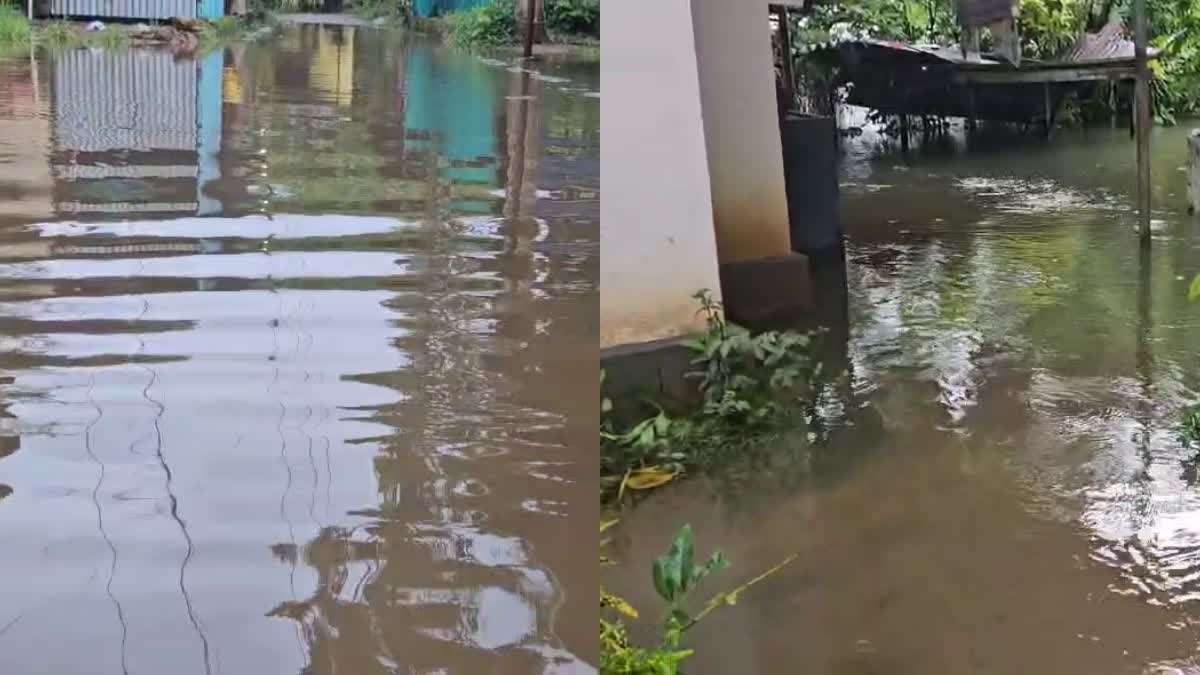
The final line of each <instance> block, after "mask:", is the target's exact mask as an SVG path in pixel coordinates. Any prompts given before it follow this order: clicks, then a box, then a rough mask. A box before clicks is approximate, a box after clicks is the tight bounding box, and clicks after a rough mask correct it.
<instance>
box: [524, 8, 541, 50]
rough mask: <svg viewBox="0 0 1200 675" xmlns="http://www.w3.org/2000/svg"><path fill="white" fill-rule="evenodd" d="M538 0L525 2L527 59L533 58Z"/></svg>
mask: <svg viewBox="0 0 1200 675" xmlns="http://www.w3.org/2000/svg"><path fill="white" fill-rule="evenodd" d="M537 2H538V0H526V2H525V58H529V57H531V56H533V29H534V19H535V18H536V17H537Z"/></svg>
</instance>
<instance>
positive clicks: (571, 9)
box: [546, 0, 600, 36]
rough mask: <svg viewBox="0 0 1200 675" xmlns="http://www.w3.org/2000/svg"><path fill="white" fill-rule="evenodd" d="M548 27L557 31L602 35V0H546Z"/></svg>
mask: <svg viewBox="0 0 1200 675" xmlns="http://www.w3.org/2000/svg"><path fill="white" fill-rule="evenodd" d="M546 27H547V28H549V29H550V30H552V31H554V32H556V33H573V34H577V35H595V36H598V35H600V0H546Z"/></svg>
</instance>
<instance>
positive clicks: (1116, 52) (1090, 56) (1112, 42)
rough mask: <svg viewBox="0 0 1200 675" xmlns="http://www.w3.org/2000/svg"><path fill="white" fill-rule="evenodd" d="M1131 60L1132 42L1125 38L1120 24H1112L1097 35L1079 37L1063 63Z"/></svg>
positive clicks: (1090, 34) (1085, 34)
mask: <svg viewBox="0 0 1200 675" xmlns="http://www.w3.org/2000/svg"><path fill="white" fill-rule="evenodd" d="M1132 58H1133V41H1132V40H1128V39H1126V38H1125V29H1124V28H1123V27H1122V26H1121V24H1119V23H1116V22H1112V23H1109V24H1108V25H1107V26H1105V27H1104V28H1102V29H1100V32H1099V33H1084V34H1083V35H1080V36H1079V40H1077V41H1076V42H1075V46H1074V47H1073V48H1072V49H1071V52H1070V53H1069V54H1067V55H1066V57H1065V58H1064V59H1063V60H1064V61H1069V62H1074V63H1079V62H1084V61H1111V60H1121V59H1132Z"/></svg>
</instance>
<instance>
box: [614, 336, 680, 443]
mask: <svg viewBox="0 0 1200 675" xmlns="http://www.w3.org/2000/svg"><path fill="white" fill-rule="evenodd" d="M692 357H693V354H692V351H691V350H690V349H688V348H687V347H685V346H683V338H668V339H664V340H651V341H650V342H639V343H635V344H626V345H620V346H619V347H609V348H607V349H601V350H600V368H601V369H602V370H603V371H604V391H603V392H602V394H603V395H604V396H607V397H608V398H609V399H610V400H611V401H612V403H613V412H612V417H613V419H614V420H617V422H618V423H619V424H631V423H633V422H636V421H638V420H641V419H643V418H645V416H646V415H647V414H648V413H649V412H650V410H649V409H648V408H647V407H646V405H645V403H644V401H647V400H649V401H654V402H655V403H657V404H658V405H661V406H663V407H665V408H666V409H667V410H669V411H672V412H678V413H682V412H688V411H691V410H692V409H693V408H694V407H695V406H697V405H698V404H699V402H700V393H699V390H698V389H697V382H696V381H695V380H692V379H689V378H687V377H685V375H686V373H687V372H688V371H689V370H691V369H692V365H691V361H692Z"/></svg>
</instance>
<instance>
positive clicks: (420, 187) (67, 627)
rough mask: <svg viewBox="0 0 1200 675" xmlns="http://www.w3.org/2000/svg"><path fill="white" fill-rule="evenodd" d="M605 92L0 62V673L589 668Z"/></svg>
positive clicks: (353, 34) (296, 55) (501, 76)
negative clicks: (588, 539)
mask: <svg viewBox="0 0 1200 675" xmlns="http://www.w3.org/2000/svg"><path fill="white" fill-rule="evenodd" d="M598 88H599V66H598V63H596V62H595V61H592V62H586V61H582V60H578V59H568V58H561V59H552V60H546V61H543V62H541V63H538V64H537V65H536V66H535V67H531V68H529V69H528V70H522V69H521V68H517V67H515V66H513V65H512V62H511V60H510V59H508V58H507V57H504V58H496V59H480V58H476V57H472V56H467V55H464V54H458V53H453V52H450V51H447V50H444V49H441V48H439V47H434V46H431V45H429V44H425V43H422V42H420V41H419V40H417V39H415V38H406V37H405V36H402V35H387V34H383V33H378V32H374V31H372V30H369V29H355V28H352V27H341V26H338V27H318V26H304V27H291V28H288V29H286V30H285V31H284V32H283V33H282V34H281V35H280V36H278V37H277V38H274V39H269V40H266V41H263V42H261V43H256V44H251V45H242V46H237V47H234V48H230V49H226V50H223V51H217V52H214V53H211V54H208V55H204V56H200V57H197V58H182V59H181V58H176V57H174V56H172V55H171V54H168V53H165V52H155V51H138V50H130V51H123V52H119V53H106V52H101V51H89V50H75V51H69V52H63V53H58V54H52V53H40V52H39V53H36V54H33V55H30V54H19V55H16V56H11V57H6V58H5V59H4V60H3V61H0V673H6V674H7V673H13V674H16V673H30V674H33V673H47V674H48V673H77V674H84V673H86V674H88V675H110V674H121V673H134V674H145V675H151V674H166V673H170V674H172V675H214V674H218V673H220V674H225V675H234V674H240V673H254V674H256V675H257V674H262V675H269V674H273V673H291V674H296V673H312V674H316V673H325V674H334V673H338V674H341V675H352V674H353V675H359V674H370V673H413V674H416V673H471V674H476V673H530V672H539V673H540V672H545V673H582V672H592V671H593V670H594V664H595V660H596V653H595V652H596V642H595V633H594V631H595V623H594V612H595V610H594V605H595V588H596V580H595V577H596V562H595V555H594V551H593V550H592V549H591V548H590V547H587V546H579V545H578V544H579V541H580V537H581V536H583V535H580V533H581V532H588V533H591V532H594V528H595V523H596V519H597V514H596V509H595V508H594V507H593V506H591V505H593V504H594V503H595V481H596V474H597V468H596V462H595V458H594V456H589V455H588V453H586V452H585V451H586V449H587V448H589V447H595V433H596V432H595V429H594V428H593V427H594V420H595V414H596V413H595V401H596V395H597V394H596V391H597V389H596V371H595V363H596V353H597V349H598V347H597V344H598V342H597V337H596V336H597V332H598V327H597V315H598V310H597V307H598V291H597V281H596V279H597V270H598V261H599V245H598V243H597V242H598V219H599V194H598V192H597V190H598V186H599V91H598ZM592 536H595V535H592Z"/></svg>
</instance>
